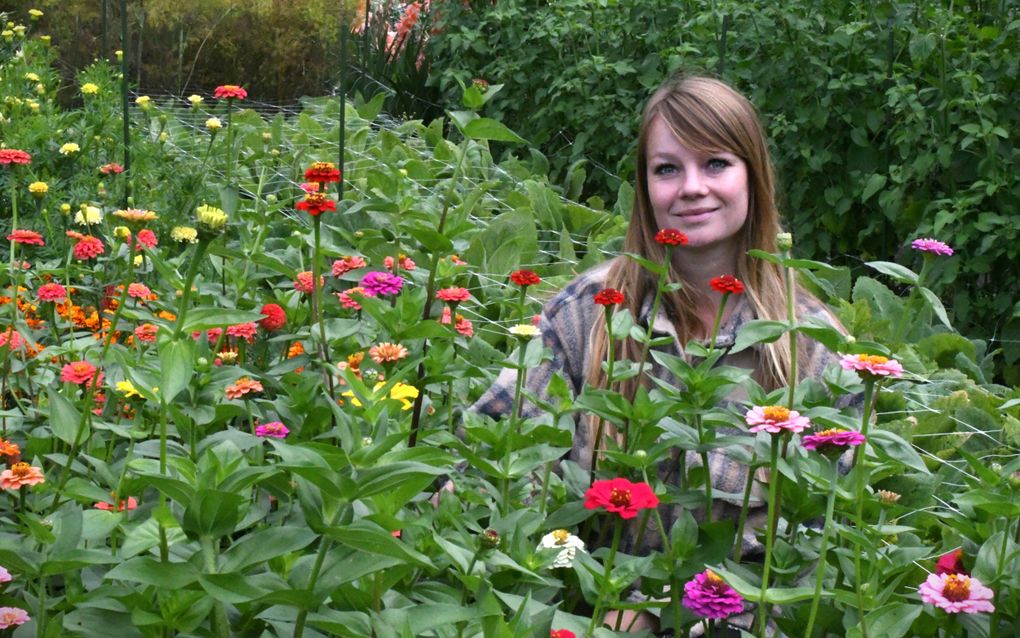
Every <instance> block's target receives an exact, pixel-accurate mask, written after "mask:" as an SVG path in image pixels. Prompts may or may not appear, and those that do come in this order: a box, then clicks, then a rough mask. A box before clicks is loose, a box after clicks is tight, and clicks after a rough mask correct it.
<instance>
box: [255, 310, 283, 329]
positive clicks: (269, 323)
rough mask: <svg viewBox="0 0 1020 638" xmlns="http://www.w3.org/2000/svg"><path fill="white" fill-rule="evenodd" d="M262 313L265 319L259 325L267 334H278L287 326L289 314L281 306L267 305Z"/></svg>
mask: <svg viewBox="0 0 1020 638" xmlns="http://www.w3.org/2000/svg"><path fill="white" fill-rule="evenodd" d="M261 312H262V315H263V317H264V318H263V319H262V320H261V321H259V325H260V326H262V328H263V329H264V330H266V331H267V332H276V331H277V330H279V329H280V328H283V327H284V326H286V325H287V313H286V311H284V309H283V307H282V306H280V304H275V303H267V304H266V305H264V306H262V310H261Z"/></svg>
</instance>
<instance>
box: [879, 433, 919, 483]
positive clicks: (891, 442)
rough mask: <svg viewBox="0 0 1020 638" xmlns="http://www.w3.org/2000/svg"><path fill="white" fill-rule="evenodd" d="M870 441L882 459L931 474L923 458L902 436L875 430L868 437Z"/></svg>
mask: <svg viewBox="0 0 1020 638" xmlns="http://www.w3.org/2000/svg"><path fill="white" fill-rule="evenodd" d="M868 441H869V442H870V443H871V444H872V447H873V448H874V449H875V452H877V453H878V455H879V456H880V457H885V458H887V459H893V460H895V461H899V462H900V463H903V464H904V465H906V466H907V467H909V468H911V469H914V470H917V471H918V472H921V473H922V474H930V473H931V472H929V471H928V466H926V465H925V464H924V461H922V460H921V456H920V455H919V454H918V453H917V452H916V451H914V446H912V445H911V444H909V443H907V442H906V441H905V440H903V438H902V437H900V435H898V434H894V433H893V432H890V431H888V430H878V429H875V430H872V431H871V434H869V435H868Z"/></svg>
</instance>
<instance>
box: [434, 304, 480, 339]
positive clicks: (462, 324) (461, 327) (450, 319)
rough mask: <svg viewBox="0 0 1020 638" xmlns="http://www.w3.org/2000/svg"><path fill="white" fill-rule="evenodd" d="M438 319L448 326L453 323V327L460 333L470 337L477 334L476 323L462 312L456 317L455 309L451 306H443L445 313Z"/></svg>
mask: <svg viewBox="0 0 1020 638" xmlns="http://www.w3.org/2000/svg"><path fill="white" fill-rule="evenodd" d="M437 321H439V323H441V324H443V325H444V326H448V325H450V324H451V323H452V324H453V329H454V330H456V331H457V333H458V334H460V335H462V336H464V337H467V338H469V339H470V338H471V337H473V336H474V334H475V327H474V324H472V323H471V322H470V321H469V320H467V319H465V318H464V315H461V314H458V315H457V316H456V318H455V317H454V315H453V311H452V310H450V308H449V306H447V307H445V308H443V313H442V314H441V315H440V316H439V319H437Z"/></svg>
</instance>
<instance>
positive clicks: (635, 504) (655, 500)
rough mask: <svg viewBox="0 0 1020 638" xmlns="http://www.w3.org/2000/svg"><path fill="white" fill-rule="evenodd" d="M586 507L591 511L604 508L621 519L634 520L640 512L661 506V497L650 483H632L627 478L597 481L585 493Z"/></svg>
mask: <svg viewBox="0 0 1020 638" xmlns="http://www.w3.org/2000/svg"><path fill="white" fill-rule="evenodd" d="M584 506H585V507H586V508H588V509H590V510H593V509H598V508H600V507H601V508H604V509H605V510H606V511H607V512H616V513H618V514H619V515H620V518H634V517H635V516H637V514H638V510H642V509H648V508H652V507H658V506H659V497H657V496H656V495H655V492H653V491H652V488H651V487H650V486H649V485H648V483H631V482H630V481H628V480H627V479H625V478H614V479H611V480H608V481H595V482H594V483H593V484H592V486H591V487H589V488H588V491H587V492H585V493H584Z"/></svg>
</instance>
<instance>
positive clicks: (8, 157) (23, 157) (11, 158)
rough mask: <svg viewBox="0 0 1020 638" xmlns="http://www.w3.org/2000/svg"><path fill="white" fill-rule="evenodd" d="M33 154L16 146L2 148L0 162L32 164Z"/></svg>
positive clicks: (0, 149)
mask: <svg viewBox="0 0 1020 638" xmlns="http://www.w3.org/2000/svg"><path fill="white" fill-rule="evenodd" d="M31 163H32V156H31V155H29V154H28V153H26V152H25V151H19V150H18V149H16V148H0V164H31Z"/></svg>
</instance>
